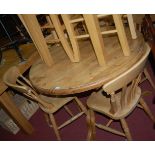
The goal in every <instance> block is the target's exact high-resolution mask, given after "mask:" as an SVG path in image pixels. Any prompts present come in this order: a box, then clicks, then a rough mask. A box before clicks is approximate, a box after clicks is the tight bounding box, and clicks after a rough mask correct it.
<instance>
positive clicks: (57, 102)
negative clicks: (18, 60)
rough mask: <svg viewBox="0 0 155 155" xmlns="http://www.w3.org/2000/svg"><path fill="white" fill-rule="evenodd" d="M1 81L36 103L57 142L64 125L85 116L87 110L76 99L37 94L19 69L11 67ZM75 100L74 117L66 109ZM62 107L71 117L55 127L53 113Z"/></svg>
mask: <svg viewBox="0 0 155 155" xmlns="http://www.w3.org/2000/svg"><path fill="white" fill-rule="evenodd" d="M3 81H4V82H5V84H6V85H8V86H9V87H11V88H13V89H15V90H17V91H18V92H20V93H22V94H23V95H25V96H27V97H28V98H30V99H32V100H34V101H36V102H37V103H38V105H39V106H40V108H41V109H42V110H43V111H44V112H45V113H46V114H47V115H46V116H48V122H49V125H50V123H51V125H52V127H53V130H54V132H55V134H56V137H57V140H61V137H60V133H59V130H60V129H61V128H63V127H65V126H66V125H68V124H70V123H71V122H73V121H74V120H76V119H77V118H79V117H80V116H81V115H83V114H86V112H87V110H86V108H85V107H84V105H83V104H82V102H81V101H80V100H79V99H78V98H77V97H49V96H44V95H41V94H38V93H37V92H36V90H35V89H34V88H33V86H32V84H31V83H30V81H29V80H28V79H26V78H25V77H24V76H23V75H21V73H20V71H19V69H18V68H17V67H15V66H13V67H11V68H10V69H9V70H8V71H7V72H6V73H5V74H4V76H3ZM72 100H75V101H76V103H77V105H78V109H79V110H80V112H79V113H78V114H76V115H73V113H72V111H71V110H70V109H69V108H68V107H67V104H68V103H69V102H70V101H72ZM62 107H64V109H65V110H66V112H67V113H68V114H69V115H70V116H71V118H70V119H69V120H67V121H65V122H64V123H63V124H61V125H60V126H58V125H57V123H56V120H55V117H54V113H55V112H57V111H58V110H59V109H60V108H62Z"/></svg>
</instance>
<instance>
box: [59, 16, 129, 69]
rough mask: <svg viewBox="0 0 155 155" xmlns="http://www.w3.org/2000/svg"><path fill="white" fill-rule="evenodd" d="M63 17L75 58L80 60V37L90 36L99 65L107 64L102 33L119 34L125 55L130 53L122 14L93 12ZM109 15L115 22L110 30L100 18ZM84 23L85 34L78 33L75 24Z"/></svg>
mask: <svg viewBox="0 0 155 155" xmlns="http://www.w3.org/2000/svg"><path fill="white" fill-rule="evenodd" d="M61 16H62V19H63V22H64V25H65V27H66V30H67V33H68V36H69V39H70V42H71V45H72V49H73V53H74V58H75V59H76V60H77V61H79V60H80V49H79V45H78V40H79V39H84V38H90V40H91V42H92V45H93V48H94V52H95V54H96V57H97V60H98V62H99V65H101V66H103V65H105V64H106V61H107V58H106V57H107V52H106V51H105V47H104V41H103V39H102V35H107V34H115V33H116V34H118V38H119V41H120V44H121V47H122V51H123V54H124V55H125V56H129V55H130V49H129V45H128V41H127V38H126V34H125V30H124V26H123V23H122V20H121V16H120V15H116V14H115V15H111V14H110V15H109V14H98V15H91V14H83V15H79V16H76V17H75V18H71V17H72V16H70V15H66V14H62V15H61ZM107 16H112V18H113V20H114V24H115V28H114V29H110V30H103V29H102V28H101V26H100V23H99V20H100V19H101V18H105V17H107ZM75 23H76V24H78V23H82V24H83V29H84V30H85V33H84V34H77V33H76V32H75V29H74V26H73V25H74V24H75Z"/></svg>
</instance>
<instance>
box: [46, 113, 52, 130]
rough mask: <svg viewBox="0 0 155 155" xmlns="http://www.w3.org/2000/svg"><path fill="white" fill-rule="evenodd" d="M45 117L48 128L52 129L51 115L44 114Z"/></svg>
mask: <svg viewBox="0 0 155 155" xmlns="http://www.w3.org/2000/svg"><path fill="white" fill-rule="evenodd" d="M44 117H45V120H46V122H47V124H48V126H50V127H52V124H51V121H50V118H49V114H47V113H45V112H44Z"/></svg>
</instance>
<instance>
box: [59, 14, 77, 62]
mask: <svg viewBox="0 0 155 155" xmlns="http://www.w3.org/2000/svg"><path fill="white" fill-rule="evenodd" d="M61 16H62V19H63V21H64V24H65V27H66V30H67V33H68V35H69V38H70V42H71V45H72V47H73V52H74V59H75V62H79V61H80V51H79V46H78V43H77V41H76V38H75V32H74V27H73V25H72V24H71V23H70V18H69V15H67V14H62V15H61Z"/></svg>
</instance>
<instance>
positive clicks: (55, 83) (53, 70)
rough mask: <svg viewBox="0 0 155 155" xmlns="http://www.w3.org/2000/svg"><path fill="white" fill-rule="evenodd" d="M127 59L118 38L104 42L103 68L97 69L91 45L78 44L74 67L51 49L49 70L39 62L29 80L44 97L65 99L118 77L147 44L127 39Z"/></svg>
mask: <svg viewBox="0 0 155 155" xmlns="http://www.w3.org/2000/svg"><path fill="white" fill-rule="evenodd" d="M128 41H129V46H130V50H131V55H130V56H126V57H125V56H124V55H123V52H122V49H121V47H120V44H119V41H118V38H117V37H111V38H105V39H104V43H105V45H106V46H105V50H106V51H107V56H106V60H107V63H106V65H105V66H99V64H98V61H97V58H96V56H95V54H94V51H93V48H92V46H91V44H90V42H89V41H88V40H87V41H82V42H81V43H80V52H81V60H80V62H78V63H73V62H71V61H70V60H69V58H68V57H67V55H66V53H65V51H64V50H63V48H62V47H61V46H59V47H58V46H53V47H52V48H51V49H50V51H51V55H52V57H53V59H54V64H53V66H52V67H47V66H46V65H45V64H44V63H43V61H42V60H41V59H39V60H37V61H36V62H35V64H33V66H32V67H31V69H30V73H29V78H30V81H31V82H32V84H33V86H34V87H35V88H36V89H37V90H38V91H39V92H40V93H44V94H50V95H51V94H52V95H67V94H75V93H81V92H84V91H88V90H91V89H94V88H98V87H101V86H102V85H104V84H105V83H106V82H108V81H109V80H112V79H113V78H115V77H117V76H118V75H120V74H121V73H123V72H124V71H126V70H127V69H129V68H130V67H131V66H132V65H133V64H135V63H136V62H137V60H139V59H140V58H141V56H142V55H143V54H144V53H145V48H146V46H147V45H146V44H145V43H144V41H143V39H142V37H141V36H140V37H138V38H137V39H135V40H132V39H129V38H128Z"/></svg>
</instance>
